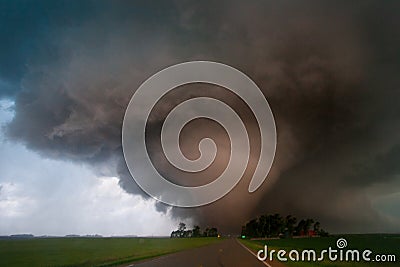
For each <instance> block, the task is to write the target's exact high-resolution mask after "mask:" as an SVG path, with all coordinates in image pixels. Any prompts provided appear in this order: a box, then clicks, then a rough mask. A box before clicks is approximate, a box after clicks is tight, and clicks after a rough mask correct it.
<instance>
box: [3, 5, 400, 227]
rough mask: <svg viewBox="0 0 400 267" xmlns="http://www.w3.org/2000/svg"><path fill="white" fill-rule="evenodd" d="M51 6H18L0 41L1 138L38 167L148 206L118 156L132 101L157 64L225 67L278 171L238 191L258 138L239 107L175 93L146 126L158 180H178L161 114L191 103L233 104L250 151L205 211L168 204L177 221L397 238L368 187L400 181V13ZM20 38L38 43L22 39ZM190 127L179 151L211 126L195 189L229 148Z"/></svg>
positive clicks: (205, 90) (190, 91) (217, 91)
mask: <svg viewBox="0 0 400 267" xmlns="http://www.w3.org/2000/svg"><path fill="white" fill-rule="evenodd" d="M52 5H55V7H54V10H55V11H48V14H47V13H46V16H45V18H47V19H48V20H49V21H51V22H54V23H50V24H46V23H45V22H43V21H42V19H40V18H39V17H41V16H40V15H39V10H35V9H28V10H31V11H30V12H31V13H29V18H30V19H31V20H32V21H33V22H34V23H29V24H28V23H21V22H20V23H19V24H15V25H14V27H15V28H16V29H18V31H16V33H15V36H17V37H18V38H17V37H15V40H10V41H9V42H10V44H9V46H7V44H3V48H2V51H3V52H2V58H6V59H7V60H6V61H4V62H2V63H1V64H0V65H1V67H0V79H1V82H2V84H3V83H4V84H9V85H10V86H9V87H4V88H15V90H8V89H7V90H6V91H7V92H5V91H4V94H3V95H4V96H7V97H13V98H15V117H14V119H13V120H12V121H11V122H10V123H9V124H8V125H7V127H6V129H5V130H6V133H7V136H8V138H9V139H10V140H13V141H16V142H22V143H23V144H25V145H26V146H27V147H28V148H30V149H31V150H34V151H36V152H37V153H39V154H40V155H42V156H43V157H48V158H56V159H61V160H67V161H73V162H84V163H86V164H88V165H89V166H91V167H93V169H94V170H95V171H96V172H98V173H100V174H107V175H112V176H114V175H115V176H118V178H119V179H120V180H119V184H120V186H121V187H122V188H123V189H124V190H125V191H126V192H128V193H132V194H135V195H141V196H142V197H144V198H147V197H148V196H147V195H146V194H145V193H144V192H143V191H142V190H141V189H140V188H138V186H137V185H136V183H135V182H134V181H133V179H132V177H131V176H130V174H129V172H128V170H127V168H126V165H125V161H124V159H123V155H122V148H121V126H122V120H123V116H124V112H125V109H126V107H127V104H128V102H129V100H130V98H131V96H132V95H133V93H134V92H135V90H136V89H137V88H138V87H139V86H140V84H141V83H142V82H143V81H145V80H146V79H147V78H148V77H150V76H151V75H152V74H154V73H155V72H157V71H159V70H161V69H163V68H164V67H166V66H170V65H173V64H176V63H180V62H184V61H189V60H212V61H218V62H223V63H226V64H229V65H232V66H234V67H236V68H238V69H240V70H242V71H244V72H245V73H246V74H247V75H249V76H250V77H251V78H252V79H253V80H254V81H255V82H256V83H257V84H258V85H259V87H260V88H261V90H262V91H263V93H264V95H265V96H266V98H267V100H268V101H269V103H270V105H271V108H272V111H273V113H274V116H275V119H276V124H277V131H278V146H277V154H276V158H275V162H274V165H273V167H272V169H271V172H270V174H269V177H268V179H267V180H266V182H265V184H264V185H263V186H262V187H261V188H260V189H259V190H258V191H256V192H255V193H253V194H248V192H247V187H248V183H249V181H250V179H251V175H252V172H253V171H254V168H255V164H256V163H257V160H258V154H257V153H258V152H257V151H258V150H257V144H258V142H259V140H257V138H256V136H257V133H258V132H257V125H256V123H255V121H254V117H252V115H251V114H250V112H249V110H248V108H247V107H246V105H244V103H243V102H242V101H241V100H240V99H237V98H235V97H233V96H232V95H230V94H229V93H228V92H226V91H225V90H224V89H221V88H214V87H212V86H208V87H207V86H203V87H190V86H187V87H185V88H181V89H177V90H180V91H179V92H180V93H179V94H178V93H176V94H175V95H174V94H172V95H170V96H169V97H167V98H166V99H164V101H163V102H161V103H159V104H158V105H157V107H156V108H157V109H156V110H155V111H154V112H153V113H152V116H151V119H152V120H151V121H150V123H149V129H150V134H149V136H148V143H149V147H150V148H151V149H150V151H151V154H152V157H153V159H155V161H156V163H157V165H158V166H159V167H160V172H163V173H166V174H167V175H169V176H171V179H174V178H176V179H178V180H179V179H181V181H184V179H186V176H184V175H183V174H178V173H176V171H175V170H173V169H171V168H170V166H168V165H166V164H167V163H166V161H165V158H164V157H163V156H162V155H160V153H161V152H162V151H161V150H160V146H159V140H158V139H157V133H158V131H159V129H160V127H161V124H162V120H163V118H165V115H166V114H165V112H166V111H168V110H170V109H171V108H173V106H174V105H176V104H178V103H179V101H181V100H184V99H187V98H189V97H194V96H199V95H203V94H204V95H212V96H214V97H217V98H220V99H222V100H224V101H225V102H227V103H229V104H230V106H231V107H233V108H234V109H235V110H236V111H237V112H238V113H239V115H241V117H242V118H244V121H245V122H246V126H247V128H248V130H249V132H250V136H251V137H252V139H251V142H252V151H251V161H250V164H249V167H248V168H247V170H246V173H245V175H244V178H243V179H242V181H241V182H240V183H239V184H238V186H237V187H236V188H235V189H234V190H233V191H232V192H231V193H230V194H228V195H227V196H226V197H224V198H223V199H221V200H219V201H217V202H216V203H213V204H211V205H208V206H205V207H201V208H195V209H181V208H174V209H173V210H172V213H173V214H174V216H176V217H181V218H187V217H191V218H194V220H195V221H197V222H199V223H200V224H201V225H204V226H206V225H218V226H219V227H220V228H221V229H222V230H223V231H225V232H238V231H240V225H241V224H243V223H244V222H245V221H246V220H248V219H250V218H251V217H253V216H256V215H259V214H262V213H265V212H280V213H282V214H287V213H292V214H295V215H298V216H310V217H313V218H316V219H319V220H321V222H322V224H323V225H325V227H326V228H327V229H328V230H329V229H332V231H392V230H393V229H395V228H396V223H397V222H396V221H395V223H393V220H388V219H387V218H386V217H385V216H386V215H384V214H381V213H380V212H379V211H378V210H376V209H375V208H374V206H373V205H372V202H373V198H374V197H375V195H371V194H367V192H368V191H367V190H370V189H371V188H373V187H374V186H376V185H382V184H383V185H385V186H384V187H385V188H386V189H382V190H381V191H380V194H385V192H389V191H390V188H391V185H392V184H393V183H395V182H396V181H398V179H399V169H398V167H397V165H396V164H395V163H396V162H397V161H398V159H399V156H400V155H399V149H398V147H399V145H400V139H399V137H398V134H397V133H398V132H399V130H400V129H399V125H400V124H399V120H400V116H399V114H400V109H399V107H398V105H397V103H396V102H397V101H396V100H397V99H399V97H400V91H399V89H398V88H399V78H398V77H397V73H398V70H399V63H398V62H399V59H400V55H399V52H398V49H397V48H398V47H399V38H397V39H396V38H395V37H399V28H400V27H399V26H400V25H399V21H398V20H396V14H395V12H394V10H396V8H398V3H395V2H393V3H392V2H386V3H384V4H382V3H378V2H377V1H376V2H374V1H365V2H363V3H362V4H360V6H357V7H355V6H352V5H351V4H350V3H345V2H343V3H335V4H333V3H332V4H329V3H321V2H320V1H304V2H298V3H297V2H296V3H293V2H286V1H281V2H279V3H276V2H256V1H255V2H251V3H246V4H244V3H241V2H237V3H229V5H227V4H226V3H225V4H224V3H222V2H221V3H209V4H206V3H203V2H202V3H201V4H199V3H196V2H185V3H184V4H182V3H175V2H170V3H166V2H163V4H142V5H135V4H133V3H119V4H117V5H113V6H108V5H109V4H105V3H102V2H95V3H94V2H90V1H89V2H87V3H86V5H85V6H84V7H83V8H82V9H79V10H78V8H73V7H69V9H68V10H66V13H67V14H68V15H65V16H63V17H61V18H60V17H58V15H59V13H58V12H59V9H61V8H62V5H61V4H54V3H53V4H52ZM58 5H61V6H58ZM10 6H11V5H10ZM9 8H11V9H16V10H19V12H20V13H18V12H17V13H16V15H14V16H16V17H17V18H19V16H21V17H23V16H25V15H26V14H24V13H23V11H22V9H18V8H17V7H16V6H14V7H9ZM70 18H76V19H70ZM3 19H4V20H9V21H10V22H12V21H14V20H13V18H12V17H10V18H3ZM15 21H17V20H15ZM18 21H19V20H18ZM1 24H2V25H5V24H4V23H1ZM11 25H12V24H11ZM11 27H12V26H11ZM2 31H3V32H4V31H5V29H2ZM26 31H29V32H31V34H32V36H34V37H36V38H35V41H32V40H31V39H29V38H23V37H22V36H23V34H24V32H26ZM17 42H18V44H19V45H18V46H13V45H12V44H14V43H17ZM21 43H22V44H25V45H26V47H28V48H27V49H24V47H23V45H21ZM7 62H12V63H7ZM6 63H7V64H10V66H13V67H12V68H6V67H5V66H6V65H5V64H6ZM197 126H199V127H197ZM197 126H196V127H192V128H190V127H189V126H188V127H187V128H188V129H185V131H186V132H184V133H183V136H182V143H183V144H184V145H183V147H182V149H183V150H184V151H185V153H187V154H188V155H192V156H196V153H197V152H198V151H197V149H196V148H197V143H196V142H195V143H192V141H190V140H191V139H190V138H194V139H195V140H200V139H201V138H202V137H204V136H208V135H209V134H210V130H209V129H213V130H215V131H211V132H213V133H211V134H213V137H214V139H215V140H216V141H217V144H218V147H219V148H220V151H219V154H218V157H217V160H216V165H215V166H214V167H215V169H212V170H211V172H209V173H203V174H200V175H198V177H197V179H199V180H200V181H201V179H203V180H202V181H204V179H209V176H210V175H211V174H213V173H218V171H219V170H221V169H223V167H224V165H225V164H226V158H227V153H229V149H228V148H229V146H228V145H227V140H226V134H225V133H224V131H223V130H221V129H220V128H218V126H217V125H215V124H212V123H210V122H207V121H203V122H198V125H197ZM200 126H201V127H200ZM201 129H204V130H201ZM195 134H196V135H195ZM191 153H192V154H191ZM165 208H166V207H165V205H163V204H157V209H159V210H165Z"/></svg>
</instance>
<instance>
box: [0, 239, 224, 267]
mask: <svg viewBox="0 0 400 267" xmlns="http://www.w3.org/2000/svg"><path fill="white" fill-rule="evenodd" d="M219 241H220V239H218V238H179V239H177V238H174V239H170V238H35V239H0V266H8V267H12V266H115V265H120V264H123V263H128V262H133V261H138V260H143V259H147V258H151V257H155V256H160V255H164V254H168V253H172V252H177V251H180V250H184V249H189V248H195V247H200V246H203V245H208V244H212V243H216V242H219Z"/></svg>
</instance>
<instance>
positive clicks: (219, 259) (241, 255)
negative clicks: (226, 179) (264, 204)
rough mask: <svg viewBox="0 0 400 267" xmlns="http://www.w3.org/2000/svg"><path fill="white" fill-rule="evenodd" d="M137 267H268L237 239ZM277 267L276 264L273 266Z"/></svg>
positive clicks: (146, 262) (136, 266)
mask: <svg viewBox="0 0 400 267" xmlns="http://www.w3.org/2000/svg"><path fill="white" fill-rule="evenodd" d="M129 266H135V267H214V266H218V267H221V266H224V267H237V266H239V267H266V266H268V265H265V264H264V263H262V262H260V261H259V260H258V259H257V258H256V257H255V256H254V255H253V254H251V252H249V251H248V250H246V249H245V248H244V247H242V245H241V244H239V242H238V241H236V240H235V239H233V238H232V239H227V240H224V241H222V242H220V243H218V244H213V245H209V246H205V247H200V248H195V249H189V250H186V251H181V252H178V253H174V254H170V255H167V256H164V257H159V258H155V259H153V260H149V261H145V262H141V263H136V264H131V265H129ZM273 266H275V264H274V265H273Z"/></svg>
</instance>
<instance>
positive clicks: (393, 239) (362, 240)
mask: <svg viewBox="0 0 400 267" xmlns="http://www.w3.org/2000/svg"><path fill="white" fill-rule="evenodd" d="M341 237H343V238H345V239H346V240H347V244H348V246H347V247H346V248H345V249H344V250H346V249H358V250H359V251H360V253H362V251H364V250H365V249H369V250H371V251H372V252H373V254H372V255H371V258H373V257H374V256H373V255H377V254H381V255H382V254H385V255H388V254H393V255H395V256H396V262H391V263H389V262H385V263H382V262H379V263H378V262H364V261H360V262H340V261H335V262H331V261H329V259H327V257H325V258H326V259H325V260H324V261H322V262H301V261H299V262H292V261H290V260H289V261H287V262H283V263H284V264H285V265H287V266H304V267H314V266H315V267H321V266H328V267H333V266H344V267H358V266H360V267H363V266H365V267H370V266H371V267H372V266H388V267H389V266H390V267H391V266H400V235H391V234H360V235H340V236H339V235H338V236H330V237H315V238H293V239H272V240H248V239H240V242H242V243H243V244H244V245H245V246H247V247H248V248H250V249H251V250H253V251H254V252H257V251H258V250H260V249H263V248H264V245H268V250H269V251H271V249H274V250H276V251H277V250H280V249H283V250H285V251H287V252H289V251H290V250H292V249H295V250H298V251H299V252H301V251H302V250H304V249H314V250H315V251H316V252H317V257H318V253H319V252H320V251H322V250H323V249H328V247H332V249H336V248H337V247H336V240H337V239H338V238H341ZM325 255H326V254H325ZM274 256H275V258H274V261H278V259H276V253H275V255H274ZM360 257H361V256H360Z"/></svg>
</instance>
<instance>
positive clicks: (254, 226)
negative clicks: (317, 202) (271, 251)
mask: <svg viewBox="0 0 400 267" xmlns="http://www.w3.org/2000/svg"><path fill="white" fill-rule="evenodd" d="M241 234H242V237H253V238H254V237H255V238H259V237H282V238H284V237H285V238H288V237H289V238H290V237H293V236H328V235H329V234H328V232H326V231H324V230H323V229H322V228H321V224H320V223H319V222H318V221H314V220H313V219H302V220H300V221H298V220H297V218H296V217H294V216H292V215H287V216H286V217H282V216H281V215H280V214H277V213H276V214H273V215H268V214H266V215H262V216H260V217H258V218H255V219H252V220H250V221H249V222H247V223H246V225H244V226H242V233H241Z"/></svg>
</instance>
